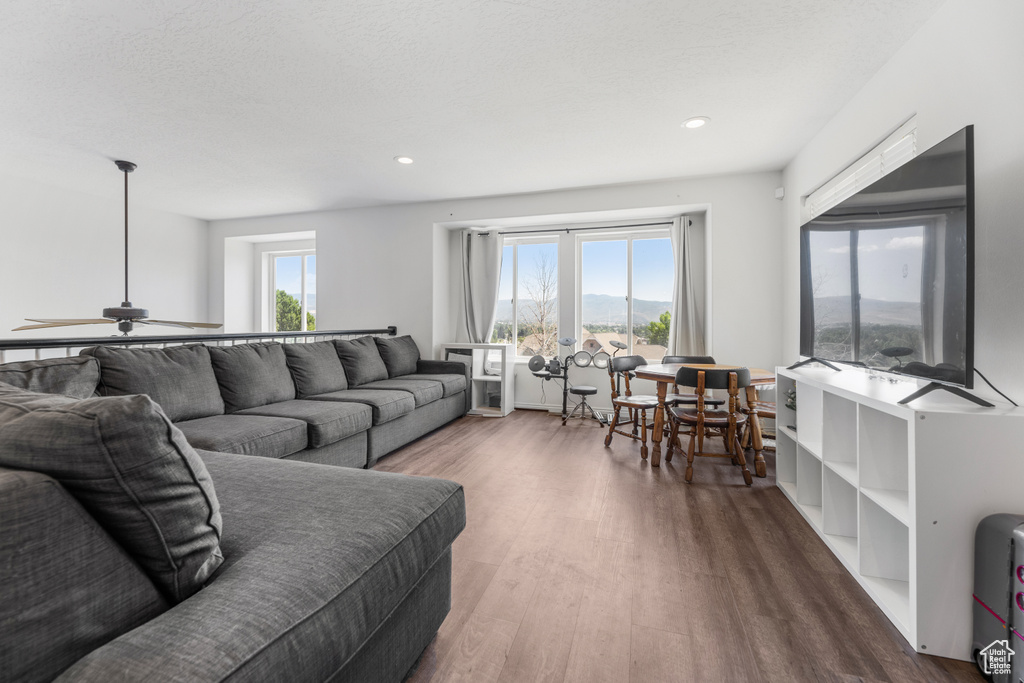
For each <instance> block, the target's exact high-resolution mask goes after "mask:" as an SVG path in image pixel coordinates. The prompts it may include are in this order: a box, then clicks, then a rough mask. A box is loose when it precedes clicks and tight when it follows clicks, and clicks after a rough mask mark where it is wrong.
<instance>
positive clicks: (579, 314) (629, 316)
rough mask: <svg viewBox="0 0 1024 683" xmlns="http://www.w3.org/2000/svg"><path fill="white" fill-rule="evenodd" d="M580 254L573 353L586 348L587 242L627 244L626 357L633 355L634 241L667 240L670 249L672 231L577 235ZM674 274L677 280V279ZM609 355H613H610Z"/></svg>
mask: <svg viewBox="0 0 1024 683" xmlns="http://www.w3.org/2000/svg"><path fill="white" fill-rule="evenodd" d="M575 237H576V241H575V252H576V283H575V289H576V311H575V314H576V320H575V322H574V329H575V335H576V344H575V345H574V346H573V350H574V351H576V350H579V349H580V348H582V344H583V331H582V330H583V245H584V244H585V243H586V242H614V241H622V240H625V241H626V355H627V356H631V355H633V336H634V335H633V241H634V240H637V239H641V240H643V239H667V240H669V245H671V243H672V235H671V232H670V230H669V228H667V227H666V228H654V229H644V230H633V229H622V228H618V229H617V228H614V227H612V228H609V229H608V230H593V231H588V232H586V233H583V232H579V233H576V235H575ZM677 267H678V266H677V264H676V263H675V255H674V254H673V269H676V268H677ZM674 277H675V276H674V273H673V279H674ZM609 353H611V352H610V351H609Z"/></svg>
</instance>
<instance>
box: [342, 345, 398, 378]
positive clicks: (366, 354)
mask: <svg viewBox="0 0 1024 683" xmlns="http://www.w3.org/2000/svg"><path fill="white" fill-rule="evenodd" d="M334 346H335V348H337V350H338V356H339V357H340V358H341V364H342V365H343V366H344V367H345V376H346V377H347V378H348V385H349V386H350V387H357V386H359V385H360V384H366V383H367V382H376V381H377V380H379V379H387V378H388V369H387V367H386V366H385V365H384V361H383V360H381V357H380V352H379V351H377V344H376V343H375V342H374V341H373V337H360V338H359V339H335V340H334Z"/></svg>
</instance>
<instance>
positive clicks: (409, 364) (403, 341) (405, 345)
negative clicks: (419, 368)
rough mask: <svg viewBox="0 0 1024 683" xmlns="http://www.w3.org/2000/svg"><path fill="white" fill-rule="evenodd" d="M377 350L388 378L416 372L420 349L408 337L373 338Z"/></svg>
mask: <svg viewBox="0 0 1024 683" xmlns="http://www.w3.org/2000/svg"><path fill="white" fill-rule="evenodd" d="M374 341H375V342H376V343H377V350H378V351H380V357H381V359H382V360H383V361H384V366H385V367H386V368H387V369H388V377H400V376H401V375H409V374H412V373H414V372H416V361H418V360H419V359H420V349H419V347H418V346H416V342H414V341H413V340H412V337H410V336H409V335H407V334H406V335H403V336H401V337H375V338H374Z"/></svg>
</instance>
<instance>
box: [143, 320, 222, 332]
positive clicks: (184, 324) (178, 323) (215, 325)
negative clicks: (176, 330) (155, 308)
mask: <svg viewBox="0 0 1024 683" xmlns="http://www.w3.org/2000/svg"><path fill="white" fill-rule="evenodd" d="M140 322H146V323H154V324H157V325H171V326H173V327H190V328H196V327H201V328H203V329H210V330H215V329H217V328H218V327H224V323H190V322H185V321H182V320H153V319H146V320H143V321H140Z"/></svg>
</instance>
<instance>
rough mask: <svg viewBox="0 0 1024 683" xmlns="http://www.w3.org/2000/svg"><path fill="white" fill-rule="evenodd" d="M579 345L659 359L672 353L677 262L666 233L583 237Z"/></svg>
mask: <svg viewBox="0 0 1024 683" xmlns="http://www.w3.org/2000/svg"><path fill="white" fill-rule="evenodd" d="M577 244H578V247H579V251H578V255H579V257H578V262H579V269H580V275H579V287H578V288H577V292H578V293H579V294H578V296H579V300H578V302H579V307H578V310H579V331H578V334H577V340H578V342H579V347H580V348H582V349H583V350H584V351H589V352H590V353H592V354H593V353H597V352H598V351H605V352H607V353H609V354H614V353H615V352H616V350H617V349H616V348H615V347H614V346H613V345H612V342H620V343H622V344H625V345H626V348H625V349H623V350H620V351H619V353H620V355H639V356H643V357H644V358H647V359H648V360H652V361H653V360H657V361H660V360H661V358H662V356H664V355H665V354H667V353H668V326H669V322H670V318H671V314H670V311H671V307H672V275H673V269H674V265H673V264H674V261H673V258H672V242H671V240H670V239H669V236H668V233H667V232H666V231H654V232H643V233H634V234H629V235H623V234H622V233H619V234H617V235H604V236H580V237H578V241H577Z"/></svg>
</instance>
